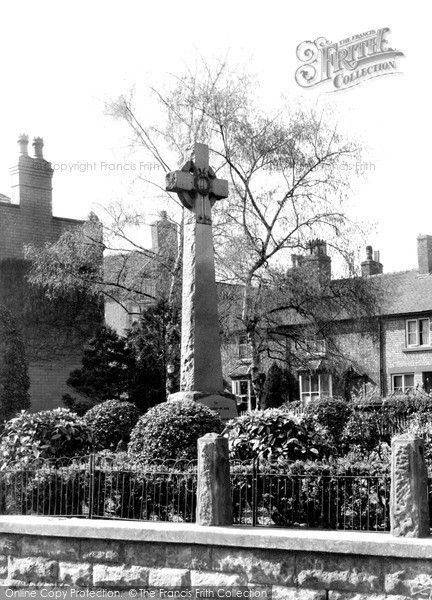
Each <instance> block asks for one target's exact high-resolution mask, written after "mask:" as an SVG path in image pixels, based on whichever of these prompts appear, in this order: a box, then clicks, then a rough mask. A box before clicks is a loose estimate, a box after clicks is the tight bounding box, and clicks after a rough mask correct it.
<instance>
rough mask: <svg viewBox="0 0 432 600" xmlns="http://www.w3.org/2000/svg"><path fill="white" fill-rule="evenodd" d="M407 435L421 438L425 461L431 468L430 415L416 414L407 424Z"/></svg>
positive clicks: (431, 425)
mask: <svg viewBox="0 0 432 600" xmlns="http://www.w3.org/2000/svg"><path fill="white" fill-rule="evenodd" d="M406 431H407V433H413V434H415V435H418V436H419V437H421V438H423V440H424V449H425V460H426V464H427V466H428V467H429V468H431V467H432V413H430V412H429V413H427V412H424V413H417V414H415V415H413V416H412V417H411V419H410V421H409V423H408V426H407V429H406Z"/></svg>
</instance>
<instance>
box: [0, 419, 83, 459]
mask: <svg viewBox="0 0 432 600" xmlns="http://www.w3.org/2000/svg"><path fill="white" fill-rule="evenodd" d="M92 445H93V436H92V432H91V429H90V427H89V426H88V425H87V424H86V423H85V422H84V421H83V420H82V419H81V418H79V417H78V416H77V415H76V414H75V413H72V412H70V411H69V410H68V409H66V408H56V409H54V410H44V411H42V412H38V413H33V414H32V413H28V412H25V411H22V412H21V414H19V415H18V416H17V417H15V418H13V419H11V420H10V421H8V422H7V423H6V424H5V428H4V431H3V433H2V436H1V442H0V456H1V457H2V460H3V461H5V462H11V461H18V460H21V459H22V460H26V461H32V460H34V459H38V458H40V459H43V458H51V457H63V456H78V455H82V454H85V453H87V452H89V451H90V450H91V448H92Z"/></svg>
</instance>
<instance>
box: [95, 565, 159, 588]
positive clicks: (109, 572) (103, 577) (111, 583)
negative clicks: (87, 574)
mask: <svg viewBox="0 0 432 600" xmlns="http://www.w3.org/2000/svg"><path fill="white" fill-rule="evenodd" d="M148 577H149V572H148V569H146V568H144V567H138V566H137V565H131V566H126V565H94V567H93V585H95V586H98V585H99V586H106V587H123V586H124V587H127V586H134V585H139V586H141V585H148Z"/></svg>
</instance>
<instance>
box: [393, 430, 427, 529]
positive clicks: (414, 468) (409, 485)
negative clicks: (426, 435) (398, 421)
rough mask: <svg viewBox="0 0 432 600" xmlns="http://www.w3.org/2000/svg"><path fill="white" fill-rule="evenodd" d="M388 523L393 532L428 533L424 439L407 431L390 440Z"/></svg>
mask: <svg viewBox="0 0 432 600" xmlns="http://www.w3.org/2000/svg"><path fill="white" fill-rule="evenodd" d="M390 524H391V533H392V535H394V536H400V537H418V538H420V537H427V536H428V535H429V533H430V524H429V501H428V476H427V469H426V463H425V460H424V441H423V440H422V439H421V438H420V437H416V436H415V435H412V434H409V433H404V434H403V435H400V436H397V437H394V438H393V440H392V459H391V497H390Z"/></svg>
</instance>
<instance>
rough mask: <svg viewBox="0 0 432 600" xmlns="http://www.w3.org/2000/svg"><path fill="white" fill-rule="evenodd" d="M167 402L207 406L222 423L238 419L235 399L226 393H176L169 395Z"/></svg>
mask: <svg viewBox="0 0 432 600" xmlns="http://www.w3.org/2000/svg"><path fill="white" fill-rule="evenodd" d="M168 400H169V401H171V400H173V401H175V400H193V401H194V402H200V403H201V404H204V405H205V406H208V407H209V408H211V409H212V410H214V411H215V412H217V413H219V414H220V416H221V418H222V419H223V420H224V421H228V420H229V419H235V417H238V411H237V403H236V401H235V397H234V396H233V395H232V394H229V393H228V392H196V391H192V392H176V393H175V394H170V395H169V397H168Z"/></svg>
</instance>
